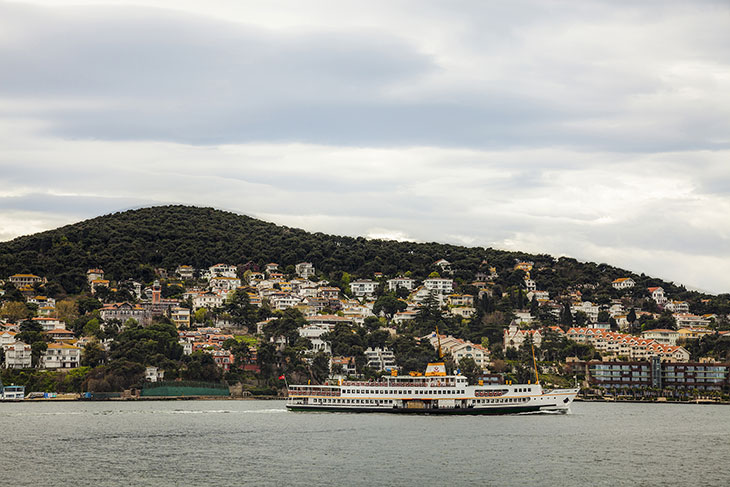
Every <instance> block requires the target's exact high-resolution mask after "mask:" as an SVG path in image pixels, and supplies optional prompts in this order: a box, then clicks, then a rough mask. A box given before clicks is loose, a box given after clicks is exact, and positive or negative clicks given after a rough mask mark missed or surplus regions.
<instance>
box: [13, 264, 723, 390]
mask: <svg viewBox="0 0 730 487" xmlns="http://www.w3.org/2000/svg"><path fill="white" fill-rule="evenodd" d="M430 267H431V268H430V269H429V271H430V274H428V276H427V277H426V278H424V279H416V278H414V277H413V274H412V273H411V272H403V273H402V274H399V275H384V274H383V273H381V272H374V273H373V274H372V275H362V276H351V275H349V274H347V273H346V272H338V273H336V274H329V275H325V274H323V273H318V272H317V269H316V268H315V266H314V264H313V263H311V262H299V263H287V264H286V265H283V264H282V265H280V264H278V263H274V262H271V263H253V262H248V263H246V264H242V265H233V264H228V263H219V264H215V265H211V266H210V267H207V268H193V267H192V266H190V265H187V264H186V263H180V264H179V265H178V266H177V267H176V268H174V269H172V268H170V269H164V268H159V269H155V273H154V278H153V279H152V280H150V281H148V282H143V281H142V280H135V279H133V278H118V277H117V276H106V275H105V272H104V270H103V269H99V268H94V269H88V271H87V272H86V282H87V286H86V289H85V291H84V292H82V293H80V294H76V295H61V296H52V293H51V292H49V291H50V290H52V289H53V288H54V286H52V283H51V282H49V280H48V279H46V278H45V277H44V276H39V275H34V274H15V275H11V276H7V277H6V278H5V279H4V280H3V281H0V302H1V303H2V306H1V307H0V354H1V355H0V364H2V375H1V376H0V377H1V378H2V383H1V384H5V390H6V393H7V394H15V395H17V394H18V387H19V386H20V387H23V388H24V390H25V394H26V395H28V394H31V393H76V394H79V393H82V394H86V395H91V396H93V395H96V396H97V397H101V396H103V395H104V394H107V395H115V394H117V395H118V394H127V395H130V394H131V395H134V394H135V391H136V393H137V394H140V391H142V393H144V392H145V391H147V392H148V393H149V391H150V390H154V388H155V387H159V384H168V385H169V384H182V383H186V384H193V383H194V384H216V385H217V387H219V388H223V389H225V387H223V386H221V385H224V386H227V387H228V388H229V390H230V392H233V391H236V393H237V394H240V395H269V396H275V395H279V394H282V393H284V389H285V387H284V386H285V384H286V381H287V380H288V381H289V382H290V383H291V382H299V383H307V382H309V383H323V382H325V381H327V380H330V379H337V378H347V377H350V378H353V377H357V378H361V379H362V380H374V379H375V378H377V377H378V376H380V375H382V374H389V373H394V371H397V372H398V373H412V374H419V373H421V372H422V371H423V370H424V369H425V367H426V365H427V363H429V362H431V361H436V360H440V359H442V357H443V360H444V361H445V362H446V364H447V367H448V368H449V369H450V370H451V371H452V372H456V373H460V374H463V375H465V376H466V377H467V378H468V379H469V381H470V382H471V383H476V382H477V381H486V382H488V383H504V382H505V381H515V382H517V383H527V382H529V381H531V380H534V377H535V376H534V374H535V370H534V366H536V367H537V369H538V372H539V377H540V379H541V382H542V383H544V384H547V385H548V386H549V385H555V386H564V385H569V384H572V383H574V382H576V381H578V382H579V383H580V384H581V386H582V393H583V396H584V397H586V398H591V397H594V398H600V397H603V398H617V397H618V398H621V397H623V398H632V399H635V400H657V399H658V400H692V399H698V398H703V399H705V400H727V399H728V393H729V392H730V331H728V330H730V319H729V318H730V317H729V316H728V311H729V310H728V309H726V308H725V307H724V305H723V304H720V305H718V304H717V303H716V302H713V300H712V299H711V298H708V299H702V300H698V301H696V302H693V303H690V302H688V301H683V300H680V299H678V298H677V297H675V296H671V295H667V294H665V291H664V289H662V287H648V286H640V285H638V284H637V282H636V280H635V279H633V278H632V277H618V278H615V279H613V280H602V281H598V282H568V283H564V285H563V286H562V289H561V290H560V291H559V292H555V289H556V286H555V285H551V286H549V288H550V289H552V290H553V292H549V291H547V290H545V288H546V287H548V286H546V285H544V283H545V279H544V278H543V279H542V282H540V281H539V280H537V279H534V278H533V277H531V276H532V275H534V274H535V273H536V272H538V271H542V273H541V275H549V273H546V272H545V271H546V269H533V268H534V267H535V264H534V263H533V262H528V261H521V260H517V261H515V262H514V263H512V264H510V265H509V266H508V267H505V266H504V265H503V266H501V267H499V268H498V267H497V266H495V265H492V264H490V263H489V262H487V261H486V260H485V261H483V262H482V263H481V266H480V267H479V271H478V272H476V273H474V275H471V279H464V278H463V277H462V276H463V275H464V273H463V272H461V273H459V272H457V271H458V269H455V268H453V266H452V264H451V263H450V262H449V261H448V260H446V259H445V258H442V259H439V260H437V261H435V262H433V263H432V264H431V266H430ZM133 274H134V272H133V270H130V275H133ZM455 275H458V276H460V277H455ZM112 277H114V278H112ZM533 354H534V358H535V365H533ZM11 384H12V386H11ZM1 390H2V385H0V391H1ZM229 390H226V394H227V393H228V392H229ZM0 394H2V392H0ZM21 395H22V394H21ZM7 397H10V396H7Z"/></svg>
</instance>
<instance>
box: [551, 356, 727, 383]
mask: <svg viewBox="0 0 730 487" xmlns="http://www.w3.org/2000/svg"><path fill="white" fill-rule="evenodd" d="M566 366H567V373H568V374H576V375H581V376H583V375H585V378H586V380H587V381H588V383H589V384H591V385H593V386H600V387H605V388H626V387H629V388H632V387H642V388H644V387H653V388H657V389H663V388H667V387H671V388H674V389H698V390H720V389H722V388H723V387H727V386H728V385H730V378H729V374H728V372H729V371H730V364H729V363H699V362H662V361H661V360H660V358H659V357H654V358H652V359H650V360H642V361H631V362H621V361H612V362H599V361H590V362H580V361H574V362H568V363H567V364H566Z"/></svg>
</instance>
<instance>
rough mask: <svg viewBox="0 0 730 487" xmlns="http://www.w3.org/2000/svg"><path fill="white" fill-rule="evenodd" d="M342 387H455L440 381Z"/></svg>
mask: <svg viewBox="0 0 730 487" xmlns="http://www.w3.org/2000/svg"><path fill="white" fill-rule="evenodd" d="M342 385H343V386H347V387H353V386H354V387H456V384H455V383H454V382H448V383H447V382H442V381H440V380H434V381H422V382H398V381H393V382H358V381H343V382H342Z"/></svg>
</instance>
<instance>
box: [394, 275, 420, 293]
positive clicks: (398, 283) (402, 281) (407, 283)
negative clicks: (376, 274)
mask: <svg viewBox="0 0 730 487" xmlns="http://www.w3.org/2000/svg"><path fill="white" fill-rule="evenodd" d="M415 284H416V281H415V280H413V279H411V278H410V277H395V278H393V279H388V291H395V290H397V289H398V288H399V287H402V288H405V289H408V290H409V291H412V290H413V286H415Z"/></svg>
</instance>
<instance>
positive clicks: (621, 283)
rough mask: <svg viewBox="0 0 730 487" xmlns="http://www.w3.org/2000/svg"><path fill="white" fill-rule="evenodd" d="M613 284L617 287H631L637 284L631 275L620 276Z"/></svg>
mask: <svg viewBox="0 0 730 487" xmlns="http://www.w3.org/2000/svg"><path fill="white" fill-rule="evenodd" d="M611 285H612V286H613V287H614V288H615V289H630V288H632V287H634V286H636V283H635V282H634V280H633V279H631V278H630V277H619V278H618V279H614V281H613V282H612V283H611Z"/></svg>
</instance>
